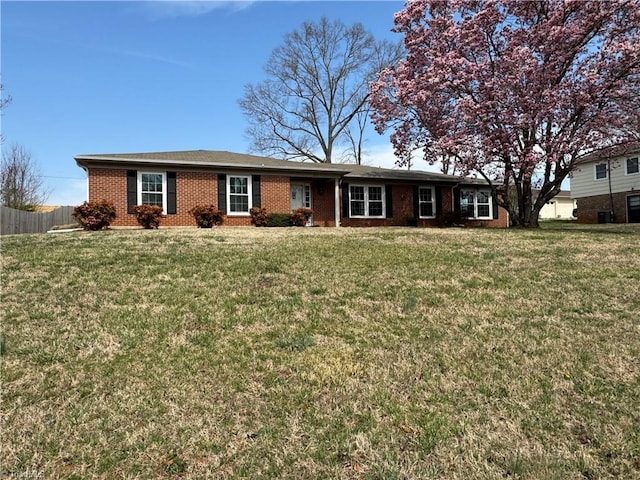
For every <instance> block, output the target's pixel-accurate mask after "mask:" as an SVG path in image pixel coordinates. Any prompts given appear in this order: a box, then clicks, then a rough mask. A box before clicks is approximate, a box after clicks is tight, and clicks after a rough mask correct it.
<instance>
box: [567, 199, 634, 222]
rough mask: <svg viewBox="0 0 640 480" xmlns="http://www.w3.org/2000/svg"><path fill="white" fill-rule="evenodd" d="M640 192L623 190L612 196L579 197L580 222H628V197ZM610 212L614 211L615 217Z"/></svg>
mask: <svg viewBox="0 0 640 480" xmlns="http://www.w3.org/2000/svg"><path fill="white" fill-rule="evenodd" d="M638 194H639V192H622V193H614V194H612V195H611V196H609V195H594V196H593V197H585V198H578V199H577V203H578V223H609V222H614V223H627V222H628V219H627V197H628V196H629V195H638ZM612 201H613V203H612ZM612 206H613V208H612ZM610 212H613V218H611V215H610Z"/></svg>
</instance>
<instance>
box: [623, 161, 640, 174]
mask: <svg viewBox="0 0 640 480" xmlns="http://www.w3.org/2000/svg"><path fill="white" fill-rule="evenodd" d="M629 160H635V161H636V163H637V164H638V171H637V172H631V173H629ZM624 174H625V175H638V174H640V157H629V158H626V159H625V161H624Z"/></svg>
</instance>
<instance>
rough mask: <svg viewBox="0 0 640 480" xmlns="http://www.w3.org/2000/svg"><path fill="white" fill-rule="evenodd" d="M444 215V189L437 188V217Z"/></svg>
mask: <svg viewBox="0 0 640 480" xmlns="http://www.w3.org/2000/svg"><path fill="white" fill-rule="evenodd" d="M439 215H442V187H436V216H439Z"/></svg>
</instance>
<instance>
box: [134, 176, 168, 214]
mask: <svg viewBox="0 0 640 480" xmlns="http://www.w3.org/2000/svg"><path fill="white" fill-rule="evenodd" d="M142 175H161V176H162V192H161V193H162V214H163V215H165V214H166V213H167V195H168V192H167V172H156V171H150V170H138V179H137V181H138V184H137V187H138V192H137V202H138V205H146V204H143V203H142V194H143V193H145V192H143V191H142ZM146 193H152V192H146ZM153 193H158V192H153Z"/></svg>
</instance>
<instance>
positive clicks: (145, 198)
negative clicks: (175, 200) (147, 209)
mask: <svg viewBox="0 0 640 480" xmlns="http://www.w3.org/2000/svg"><path fill="white" fill-rule="evenodd" d="M138 205H158V206H160V207H162V211H163V212H166V211H167V175H166V174H165V173H164V172H138Z"/></svg>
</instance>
